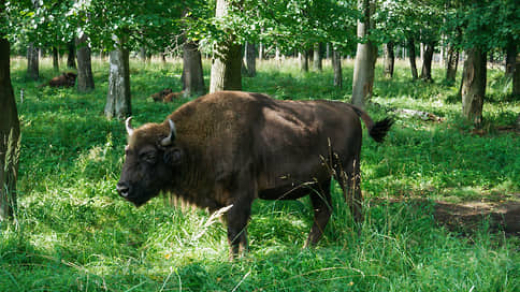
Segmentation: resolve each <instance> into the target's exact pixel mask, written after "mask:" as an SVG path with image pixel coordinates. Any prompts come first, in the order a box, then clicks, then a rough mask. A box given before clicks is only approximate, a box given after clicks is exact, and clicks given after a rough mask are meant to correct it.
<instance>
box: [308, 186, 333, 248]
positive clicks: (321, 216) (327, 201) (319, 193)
mask: <svg viewBox="0 0 520 292" xmlns="http://www.w3.org/2000/svg"><path fill="white" fill-rule="evenodd" d="M310 197H311V203H312V208H313V210H314V223H313V225H312V228H311V231H310V232H309V237H308V238H307V242H306V243H305V247H310V246H315V245H316V244H317V243H318V241H319V240H320V239H321V237H322V236H323V230H325V226H327V223H328V222H329V219H330V216H331V214H332V201H331V196H330V179H328V180H326V181H324V182H322V183H321V184H320V185H319V190H311V194H310Z"/></svg>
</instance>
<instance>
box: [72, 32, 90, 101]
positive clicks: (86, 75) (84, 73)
mask: <svg viewBox="0 0 520 292" xmlns="http://www.w3.org/2000/svg"><path fill="white" fill-rule="evenodd" d="M76 58H77V59H78V77H77V80H76V83H77V84H78V91H79V92H88V91H91V90H93V89H94V77H93V76H92V64H91V60H90V47H89V46H88V44H87V35H85V34H84V33H83V34H82V35H81V36H80V37H77V38H76Z"/></svg>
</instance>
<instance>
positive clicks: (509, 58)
mask: <svg viewBox="0 0 520 292" xmlns="http://www.w3.org/2000/svg"><path fill="white" fill-rule="evenodd" d="M517 51H518V50H517V44H516V42H515V41H514V40H512V39H510V40H509V41H508V42H507V46H506V75H508V76H513V72H514V71H515V67H516V55H517Z"/></svg>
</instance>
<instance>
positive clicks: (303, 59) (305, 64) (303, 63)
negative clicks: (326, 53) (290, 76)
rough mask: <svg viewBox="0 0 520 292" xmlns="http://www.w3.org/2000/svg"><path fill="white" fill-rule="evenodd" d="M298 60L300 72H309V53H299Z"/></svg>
mask: <svg viewBox="0 0 520 292" xmlns="http://www.w3.org/2000/svg"><path fill="white" fill-rule="evenodd" d="M298 59H299V60H300V71H302V72H309V53H308V52H307V51H306V50H303V51H301V52H298Z"/></svg>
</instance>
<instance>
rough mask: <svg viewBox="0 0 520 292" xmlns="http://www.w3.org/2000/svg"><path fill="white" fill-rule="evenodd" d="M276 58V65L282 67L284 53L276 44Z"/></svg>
mask: <svg viewBox="0 0 520 292" xmlns="http://www.w3.org/2000/svg"><path fill="white" fill-rule="evenodd" d="M274 60H275V61H276V66H278V67H280V66H281V65H282V54H281V52H280V47H279V46H276V49H275V51H274Z"/></svg>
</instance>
